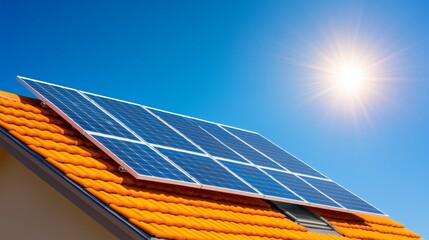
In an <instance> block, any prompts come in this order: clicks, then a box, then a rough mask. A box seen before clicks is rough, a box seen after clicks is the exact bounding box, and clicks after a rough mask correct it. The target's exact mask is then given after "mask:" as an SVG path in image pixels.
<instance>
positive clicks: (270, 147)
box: [222, 126, 325, 178]
mask: <svg viewBox="0 0 429 240" xmlns="http://www.w3.org/2000/svg"><path fill="white" fill-rule="evenodd" d="M222 127H223V128H225V129H227V130H228V131H229V132H231V133H232V134H234V135H235V136H237V137H239V138H240V139H241V140H243V141H245V142H246V143H248V144H250V145H251V146H252V147H254V148H256V149H258V150H259V151H260V152H262V153H264V154H265V155H267V156H268V157H270V158H271V159H272V160H274V161H276V162H277V163H278V164H280V165H282V166H283V167H285V168H287V169H288V170H289V171H291V172H295V173H301V174H306V175H310V176H315V177H321V178H325V176H323V175H321V174H320V173H318V172H317V171H316V170H314V169H313V168H311V167H310V166H308V165H307V164H305V163H303V162H302V161H301V160H299V159H297V158H296V157H294V156H292V155H290V154H289V153H287V152H286V151H284V150H283V149H281V148H279V147H278V146H277V145H275V144H273V143H272V142H270V141H268V140H267V139H266V138H264V137H262V136H261V135H259V134H257V133H252V132H247V131H243V130H239V129H236V128H231V127H225V126H222Z"/></svg>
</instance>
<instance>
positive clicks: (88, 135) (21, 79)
mask: <svg viewBox="0 0 429 240" xmlns="http://www.w3.org/2000/svg"><path fill="white" fill-rule="evenodd" d="M17 80H18V81H19V82H21V83H22V84H23V85H24V86H25V87H27V88H28V89H29V90H30V91H31V92H32V93H33V94H34V95H35V96H37V97H38V98H39V99H41V100H42V101H43V102H45V103H46V104H48V105H49V107H50V108H52V109H53V110H54V111H55V112H56V113H57V114H59V115H60V116H61V117H62V118H63V119H65V120H66V121H67V122H68V123H69V124H71V125H72V126H73V128H75V129H76V130H78V131H79V132H80V133H81V134H82V135H84V136H85V137H86V138H88V140H90V141H91V142H92V143H94V144H95V145H96V146H97V147H99V148H100V149H101V150H103V152H105V153H106V154H107V155H109V156H110V157H111V158H112V159H113V160H114V161H115V162H116V163H118V164H119V165H120V166H122V167H123V168H124V170H126V171H127V172H129V173H130V174H131V175H132V176H133V177H135V178H137V179H142V180H148V181H155V180H156V181H159V182H163V183H170V184H178V185H182V186H187V187H192V188H201V187H202V185H201V184H199V183H198V181H196V180H195V179H194V178H192V177H191V176H190V175H189V174H188V173H186V171H184V170H183V169H180V168H178V169H179V170H180V171H181V172H183V173H184V174H185V175H187V176H189V177H190V178H191V179H193V180H194V182H195V183H188V182H184V181H177V180H171V179H166V178H165V179H164V178H156V177H152V176H149V177H148V176H144V175H141V174H138V173H137V172H136V171H135V170H134V169H133V168H132V167H130V166H128V165H127V164H126V163H125V162H124V161H122V160H121V159H120V158H119V157H118V156H116V155H115V154H114V153H113V152H112V151H110V150H109V149H108V148H107V147H106V146H104V144H102V143H101V142H99V141H98V140H97V139H96V138H95V137H94V136H93V135H98V136H104V137H110V138H115V139H120V140H125V141H134V142H140V143H143V144H146V145H148V146H150V144H148V143H147V142H145V141H144V140H143V139H141V138H140V137H139V136H136V135H135V133H133V131H132V130H130V129H127V126H125V125H124V124H123V123H121V122H120V121H119V120H117V119H115V118H114V117H113V116H111V115H110V114H109V113H106V112H105V110H104V109H102V108H100V107H99V106H98V105H97V104H96V103H94V102H93V101H92V100H89V99H88V102H90V103H91V104H93V105H94V107H96V108H98V109H99V110H101V111H103V112H104V113H106V114H107V116H109V117H110V118H112V120H114V121H116V122H117V123H118V124H120V125H121V126H122V127H124V128H125V129H126V130H128V131H129V132H130V133H132V134H134V136H135V138H136V139H128V138H123V137H118V136H113V135H109V134H103V133H97V132H93V131H88V130H85V129H83V128H82V127H81V126H80V125H79V124H78V123H76V122H75V121H74V120H73V119H71V118H70V117H68V115H67V114H65V113H64V112H63V111H62V110H61V109H59V108H58V107H57V106H56V105H55V104H53V103H52V102H51V101H49V99H47V98H45V97H44V96H43V95H42V94H40V93H39V92H37V91H35V90H33V89H32V87H31V86H29V85H28V84H27V83H26V82H25V81H32V82H38V83H41V84H45V85H52V86H55V87H59V88H65V89H68V90H73V91H75V92H76V93H78V94H80V95H81V96H84V97H86V96H85V95H84V94H83V93H82V92H81V91H79V90H75V89H73V88H68V87H63V86H60V85H56V84H51V83H46V82H43V81H39V80H36V79H31V78H26V77H21V76H17ZM151 148H152V150H155V151H157V150H156V149H155V148H154V147H151ZM158 154H159V153H158ZM164 159H165V157H164ZM168 161H169V160H168ZM173 165H174V164H173Z"/></svg>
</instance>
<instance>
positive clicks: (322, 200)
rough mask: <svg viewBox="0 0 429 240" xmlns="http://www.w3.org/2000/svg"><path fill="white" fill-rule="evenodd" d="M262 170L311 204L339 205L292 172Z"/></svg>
mask: <svg viewBox="0 0 429 240" xmlns="http://www.w3.org/2000/svg"><path fill="white" fill-rule="evenodd" d="M264 171H265V172H266V173H268V174H269V175H271V176H272V177H274V178H275V179H276V180H277V181H279V182H280V183H282V184H283V185H285V186H287V187H288V188H289V189H291V190H292V191H294V192H295V193H296V194H298V195H300V196H301V197H303V198H304V199H305V200H307V201H308V202H310V203H312V204H317V205H325V206H331V207H341V206H340V205H338V204H337V203H335V202H334V201H332V200H331V199H329V198H328V197H326V196H325V195H323V194H322V193H321V192H319V191H318V190H316V189H315V188H313V187H312V186H310V185H308V183H306V182H305V181H303V180H301V179H300V178H299V177H298V176H296V175H294V174H291V173H287V172H279V171H274V170H269V169H264Z"/></svg>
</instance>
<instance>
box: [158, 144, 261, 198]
mask: <svg viewBox="0 0 429 240" xmlns="http://www.w3.org/2000/svg"><path fill="white" fill-rule="evenodd" d="M159 151H160V152H161V153H162V154H163V155H165V156H167V157H168V158H169V159H171V160H172V161H173V162H175V163H176V164H177V165H179V166H180V167H181V168H183V169H184V170H185V171H186V172H188V173H189V174H190V175H192V176H193V177H194V178H195V179H196V180H197V181H198V182H200V183H201V184H202V185H203V186H204V185H208V186H215V187H220V188H225V189H234V190H238V191H243V192H250V193H254V194H257V192H256V191H255V190H253V189H252V188H250V187H249V186H248V185H246V184H245V183H244V182H242V181H241V180H240V179H238V178H237V177H235V176H234V175H233V174H232V173H230V172H228V171H225V168H224V167H222V166H221V165H220V164H218V163H217V162H215V161H214V160H213V159H210V158H208V157H205V156H200V155H195V154H190V153H186V152H178V151H174V150H168V149H159Z"/></svg>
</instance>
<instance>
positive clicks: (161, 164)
mask: <svg viewBox="0 0 429 240" xmlns="http://www.w3.org/2000/svg"><path fill="white" fill-rule="evenodd" d="M93 137H94V138H95V139H97V140H98V141H99V142H100V143H101V144H103V146H104V147H105V148H107V149H108V150H109V151H110V152H112V153H113V154H115V155H116V156H117V157H118V158H120V159H121V160H122V161H123V162H124V163H125V164H126V165H128V166H129V167H130V168H132V169H133V170H134V171H135V172H136V173H137V174H140V175H144V176H148V177H157V178H164V179H171V180H177V181H183V182H190V183H195V182H194V181H193V180H192V179H191V178H189V177H188V176H186V175H185V174H184V173H183V172H181V171H180V170H179V169H177V168H176V167H175V166H174V165H172V164H171V163H169V162H168V161H167V160H165V159H164V158H163V157H161V156H160V155H159V154H158V153H156V152H155V151H154V150H152V149H150V148H149V147H148V146H146V145H144V144H140V143H135V142H128V141H123V140H118V139H114V138H106V137H100V136H96V135H93Z"/></svg>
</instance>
